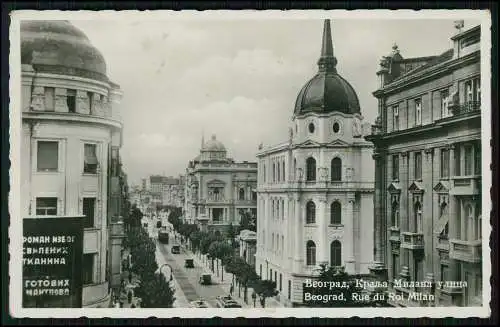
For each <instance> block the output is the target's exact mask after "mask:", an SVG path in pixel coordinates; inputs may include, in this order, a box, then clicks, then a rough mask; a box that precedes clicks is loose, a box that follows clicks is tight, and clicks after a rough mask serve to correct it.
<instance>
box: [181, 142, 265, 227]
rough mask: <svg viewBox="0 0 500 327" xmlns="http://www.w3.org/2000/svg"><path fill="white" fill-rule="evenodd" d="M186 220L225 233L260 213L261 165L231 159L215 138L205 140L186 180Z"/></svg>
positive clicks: (187, 171)
mask: <svg viewBox="0 0 500 327" xmlns="http://www.w3.org/2000/svg"><path fill="white" fill-rule="evenodd" d="M185 182H186V186H185V192H186V196H185V207H184V219H185V220H186V222H189V223H196V224H199V225H200V227H201V228H205V229H209V230H214V231H215V232H221V233H224V232H225V231H226V229H227V226H228V225H229V224H232V225H238V224H239V222H240V220H241V216H242V215H243V214H244V213H245V212H250V213H251V214H254V215H255V214H256V206H257V193H256V188H257V164H256V163H253V162H246V161H244V162H236V161H234V160H233V159H231V158H228V157H227V150H226V147H225V146H224V144H222V143H221V142H220V141H218V140H217V138H216V136H215V135H212V138H211V139H210V140H208V141H207V142H204V141H203V140H202V147H201V150H200V154H199V155H198V156H197V157H196V158H195V159H193V160H192V161H190V162H189V165H188V167H187V169H186V178H185Z"/></svg>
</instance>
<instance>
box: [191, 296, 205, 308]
mask: <svg viewBox="0 0 500 327" xmlns="http://www.w3.org/2000/svg"><path fill="white" fill-rule="evenodd" d="M190 304H191V306H192V307H193V308H208V303H207V301H205V300H203V299H201V298H200V299H198V300H196V301H192V302H190Z"/></svg>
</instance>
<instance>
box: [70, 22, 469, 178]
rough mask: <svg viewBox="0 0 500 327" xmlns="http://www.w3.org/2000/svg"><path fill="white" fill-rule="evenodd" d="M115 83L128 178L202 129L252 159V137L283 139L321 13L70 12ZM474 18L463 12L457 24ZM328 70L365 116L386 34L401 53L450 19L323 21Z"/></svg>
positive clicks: (417, 50) (444, 30)
mask: <svg viewBox="0 0 500 327" xmlns="http://www.w3.org/2000/svg"><path fill="white" fill-rule="evenodd" d="M71 22H72V23H73V24H74V25H75V26H77V27H78V28H80V29H81V30H82V31H83V32H84V33H85V34H86V35H87V36H88V38H89V39H90V41H91V43H92V44H93V45H94V46H95V47H97V48H98V49H99V50H100V51H101V53H102V54H103V55H104V57H105V59H106V63H107V71H108V76H109V77H110V79H111V80H112V81H114V82H115V83H118V84H119V85H120V87H121V89H122V91H123V93H124V95H123V99H122V101H121V104H120V111H121V114H122V117H123V124H124V140H123V141H124V143H123V147H122V151H121V153H122V159H123V165H124V169H125V171H126V173H127V174H128V177H129V183H131V184H138V183H139V181H140V179H141V178H144V177H147V176H149V175H152V174H165V175H167V176H176V175H179V174H183V173H184V172H185V169H186V167H187V164H188V162H189V160H191V159H193V158H194V157H195V156H197V155H198V154H199V149H200V146H201V139H202V135H204V136H205V140H208V139H209V138H210V137H211V135H212V134H216V136H217V139H218V140H220V141H221V142H223V143H224V144H225V146H226V148H227V150H228V156H230V157H232V158H234V159H235V160H237V161H243V160H248V161H255V160H256V158H255V155H256V153H257V151H258V145H259V144H260V143H263V144H264V146H266V145H272V144H276V143H280V142H283V141H286V139H287V135H288V132H287V129H288V126H289V124H290V122H291V118H292V113H293V108H294V104H295V100H296V97H297V94H298V92H299V91H300V89H301V88H302V86H303V85H304V84H305V83H306V82H307V81H308V80H309V79H310V78H312V77H313V76H314V75H315V74H316V72H317V70H318V68H317V60H318V58H319V55H320V50H321V39H322V32H323V20H321V19H310V20H306V19H290V20H284V19H259V20H255V19H251V20H248V19H247V20H222V19H221V20H213V19H211V20H204V19H193V20H172V19H170V20H160V19H158V20H154V21H153V20H135V21H134V20H128V21H124V20H75V21H71ZM477 24H479V23H478V22H475V21H465V28H468V27H471V26H473V25H477ZM331 27H332V38H333V46H334V53H335V56H336V57H337V60H338V64H337V70H338V72H339V74H340V75H341V76H343V77H344V78H345V79H347V81H349V83H350V84H351V85H352V86H353V87H354V89H355V90H356V92H357V94H358V98H359V101H360V105H361V113H362V115H363V116H364V118H365V119H366V120H367V121H368V122H373V121H374V120H375V118H376V115H377V101H376V99H375V98H374V97H373V95H372V92H373V91H375V90H376V89H377V83H378V80H377V76H376V74H375V73H376V71H377V70H378V67H379V62H380V59H381V57H382V56H384V55H388V54H389V53H390V52H391V51H392V46H393V44H394V43H396V44H397V45H398V47H399V49H400V53H401V55H402V56H403V57H405V58H406V57H419V56H429V55H438V54H440V53H442V52H444V51H446V50H447V49H449V48H451V47H452V43H451V40H450V37H451V36H453V35H454V34H455V33H456V29H455V28H454V23H453V19H450V20H443V19H439V20H438V19H426V20H423V19H411V20H409V19H405V20H394V19H393V20H381V19H377V20H373V19H371V20H359V19H357V20H353V19H335V20H332V21H331Z"/></svg>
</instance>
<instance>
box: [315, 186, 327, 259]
mask: <svg viewBox="0 0 500 327" xmlns="http://www.w3.org/2000/svg"><path fill="white" fill-rule="evenodd" d="M318 200H319V201H318V205H319V206H318V216H317V218H318V234H319V235H318V236H319V240H320V244H319V247H318V249H319V251H318V252H319V253H318V262H317V264H318V265H321V264H326V265H328V262H329V260H328V253H329V252H330V251H329V248H330V246H329V244H328V217H327V215H326V196H320V198H319V199H318Z"/></svg>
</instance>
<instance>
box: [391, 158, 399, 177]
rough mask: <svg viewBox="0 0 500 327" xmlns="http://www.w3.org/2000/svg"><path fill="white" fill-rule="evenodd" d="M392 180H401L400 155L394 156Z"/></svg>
mask: <svg viewBox="0 0 500 327" xmlns="http://www.w3.org/2000/svg"><path fill="white" fill-rule="evenodd" d="M392 180H399V155H397V154H395V155H393V156H392Z"/></svg>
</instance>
